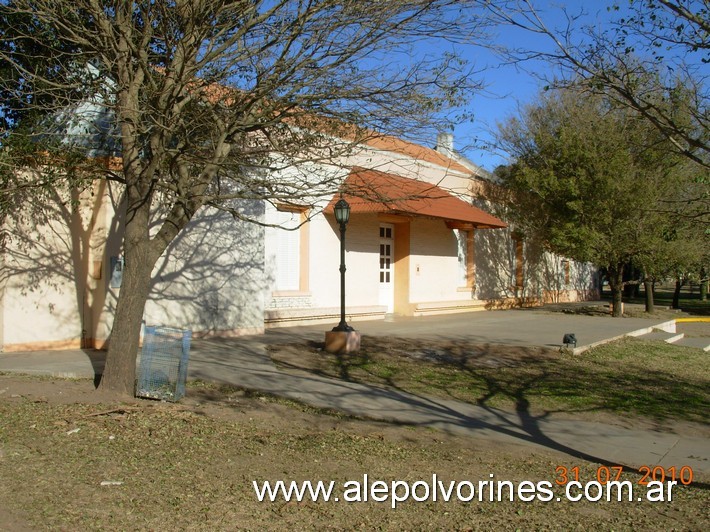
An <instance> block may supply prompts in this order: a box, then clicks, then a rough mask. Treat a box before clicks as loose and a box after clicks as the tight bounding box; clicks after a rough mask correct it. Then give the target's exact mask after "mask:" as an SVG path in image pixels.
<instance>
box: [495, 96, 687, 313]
mask: <svg viewBox="0 0 710 532" xmlns="http://www.w3.org/2000/svg"><path fill="white" fill-rule="evenodd" d="M500 142H501V144H502V146H504V148H505V149H506V151H507V152H508V153H509V154H511V156H512V160H513V162H512V164H511V165H510V166H508V167H504V168H502V169H499V170H498V171H497V174H498V177H499V178H500V179H501V181H502V183H503V184H504V185H505V189H506V190H507V191H508V197H507V200H508V201H507V203H508V207H509V208H510V209H511V211H512V213H513V217H514V220H515V222H516V225H518V226H519V227H520V228H521V229H522V230H524V231H525V232H526V233H527V234H530V235H535V236H536V237H537V238H540V239H542V241H543V244H544V245H545V246H546V247H547V249H549V250H551V251H553V252H554V253H557V254H560V255H563V256H567V257H570V258H572V259H575V260H579V261H589V262H593V263H594V264H596V265H597V266H599V267H601V268H604V269H605V270H606V272H607V275H608V279H609V284H610V288H611V291H612V300H613V315H614V316H620V315H621V300H622V288H623V285H624V282H623V274H624V268H626V267H627V265H629V264H631V263H633V262H634V261H639V260H641V259H642V258H645V259H649V257H652V256H654V251H657V250H658V249H659V247H660V248H663V246H665V245H666V244H667V242H666V241H665V240H664V238H663V236H664V234H667V232H668V231H669V228H670V227H673V223H674V215H673V214H671V213H670V212H669V211H668V210H667V209H665V208H664V205H665V202H666V201H667V200H669V199H673V198H676V197H678V196H679V195H680V194H682V193H684V192H685V191H686V190H687V187H688V181H692V179H691V178H692V176H693V175H694V174H693V172H689V171H688V165H693V167H694V168H697V165H695V164H694V163H692V162H690V161H689V160H688V159H687V158H685V157H682V156H680V155H677V154H676V155H673V152H672V151H671V148H670V146H669V144H670V142H669V141H668V140H667V139H666V138H665V137H664V136H662V135H661V134H659V132H658V131H657V130H656V129H655V128H653V127H651V125H650V124H649V123H648V122H647V121H645V120H643V119H641V118H640V117H639V116H638V115H637V114H635V113H633V112H630V110H629V109H628V108H626V107H623V108H619V107H618V106H617V105H616V102H615V101H612V100H609V99H606V98H604V97H602V96H598V95H590V94H588V93H586V92H585V91H584V90H583V89H580V90H574V89H572V88H568V89H564V90H553V91H549V92H546V93H543V94H542V95H541V96H540V100H539V102H537V103H536V104H533V105H530V106H529V107H527V108H526V109H525V110H524V111H523V113H522V115H521V117H520V118H512V119H510V120H509V121H508V122H507V123H505V124H504V125H502V126H501V128H500ZM693 245H696V246H697V245H698V244H697V241H694V242H693ZM657 253H660V252H657ZM649 260H650V259H649Z"/></svg>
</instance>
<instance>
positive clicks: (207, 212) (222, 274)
mask: <svg viewBox="0 0 710 532" xmlns="http://www.w3.org/2000/svg"><path fill="white" fill-rule="evenodd" d="M239 209H240V211H241V213H242V214H243V215H244V217H247V218H250V219H259V218H261V217H263V214H264V207H263V204H262V203H261V202H256V201H252V202H241V203H240V204H239ZM265 285H266V279H265V278H264V228H263V227H262V226H259V225H257V224H254V223H249V222H246V221H242V220H240V221H237V220H235V219H234V218H233V217H232V216H231V215H230V214H227V213H225V212H222V211H219V210H217V209H214V208H205V209H203V210H201V211H200V212H199V213H198V214H197V216H196V217H195V218H194V219H193V220H192V221H191V222H190V224H189V225H188V226H187V227H186V228H185V230H183V231H182V232H181V233H180V234H179V235H178V237H177V238H176V239H175V240H174V241H173V242H172V243H171V244H170V246H169V247H168V249H167V251H166V253H165V254H164V255H163V257H162V258H161V259H160V260H159V261H158V264H157V265H156V267H155V269H154V270H153V284H152V288H151V293H150V296H149V299H148V302H147V304H146V311H145V322H146V323H148V324H151V325H152V324H159V325H167V326H172V327H180V328H189V329H191V330H193V331H194V332H197V333H220V332H230V331H235V332H236V331H238V330H241V331H243V332H255V329H258V330H260V329H262V328H263V324H264V297H263V291H264V289H265Z"/></svg>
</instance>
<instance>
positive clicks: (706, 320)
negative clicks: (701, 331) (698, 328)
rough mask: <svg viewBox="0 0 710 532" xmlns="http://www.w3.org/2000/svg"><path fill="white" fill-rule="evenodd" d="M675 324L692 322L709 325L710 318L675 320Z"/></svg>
mask: <svg viewBox="0 0 710 532" xmlns="http://www.w3.org/2000/svg"><path fill="white" fill-rule="evenodd" d="M675 322H676V323H692V322H702V323H710V318H678V319H677V320H675Z"/></svg>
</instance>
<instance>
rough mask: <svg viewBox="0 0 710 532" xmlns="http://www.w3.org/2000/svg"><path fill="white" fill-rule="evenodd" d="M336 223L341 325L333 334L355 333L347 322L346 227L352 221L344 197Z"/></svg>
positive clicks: (340, 203)
mask: <svg viewBox="0 0 710 532" xmlns="http://www.w3.org/2000/svg"><path fill="white" fill-rule="evenodd" d="M334 210H335V221H337V222H338V224H339V225H340V323H339V324H338V325H336V326H335V327H333V332H350V331H354V330H355V329H353V328H352V327H350V325H348V324H347V323H346V321H345V270H346V268H345V226H346V225H348V221H349V220H350V204H349V203H348V202H347V201H345V200H344V199H343V198H342V197H341V198H340V199H339V200H338V202H337V203H336V204H335V209H334Z"/></svg>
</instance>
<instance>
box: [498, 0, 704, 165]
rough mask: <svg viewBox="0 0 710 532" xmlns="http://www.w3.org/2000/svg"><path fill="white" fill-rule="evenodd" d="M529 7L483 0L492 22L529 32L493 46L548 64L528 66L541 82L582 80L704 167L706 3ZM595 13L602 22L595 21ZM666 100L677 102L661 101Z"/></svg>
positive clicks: (509, 56) (511, 0) (523, 0)
mask: <svg viewBox="0 0 710 532" xmlns="http://www.w3.org/2000/svg"><path fill="white" fill-rule="evenodd" d="M536 5H538V6H539V4H537V3H536V2H533V1H531V0H504V1H502V2H490V3H488V5H487V10H488V13H489V16H490V17H491V20H492V21H494V22H495V23H496V24H499V25H505V26H508V27H511V26H512V27H514V28H517V29H519V30H523V31H525V32H528V33H529V34H530V36H531V37H532V36H535V38H533V39H525V40H524V42H528V43H529V42H535V43H536V44H531V45H525V46H523V45H520V44H519V43H518V42H516V43H514V44H507V43H500V44H499V45H497V46H496V47H495V48H496V50H497V51H498V53H499V54H500V56H501V57H502V58H503V60H505V61H508V62H512V63H515V64H518V65H523V64H524V63H526V62H529V61H532V60H535V61H543V62H546V63H548V65H549V66H550V67H552V68H550V69H545V71H546V72H545V73H536V72H534V71H531V72H533V73H534V74H536V75H538V76H539V77H540V78H541V79H542V81H543V82H544V84H545V85H546V86H549V87H557V88H560V87H565V86H570V85H571V84H580V83H581V84H582V85H583V86H584V87H585V88H586V89H587V90H588V91H591V92H595V93H601V92H603V93H605V94H606V96H607V97H610V98H612V99H614V100H615V101H616V102H618V103H619V104H621V105H624V106H626V107H629V108H630V109H633V110H634V111H635V112H636V113H638V114H639V115H641V116H643V117H644V118H645V119H646V120H648V121H649V122H651V123H652V124H653V125H654V126H655V127H656V128H657V129H658V130H659V131H661V132H662V133H663V134H664V135H665V136H666V137H667V138H668V139H669V140H670V141H671V142H672V144H673V146H674V148H675V150H677V151H678V152H680V153H682V154H683V155H685V156H686V157H689V158H690V159H692V160H693V161H695V162H696V163H698V164H700V165H702V166H705V167H706V168H707V167H710V133H709V128H708V126H709V125H710V122H709V120H710V117H709V116H708V107H707V106H708V101H709V98H708V96H709V95H708V92H707V91H708V86H707V77H708V70H707V63H708V62H709V61H710V55H708V51H709V50H710V40H709V38H708V35H709V33H708V29H710V11H709V10H708V3H707V1H704V0H642V1H638V2H608V3H606V6H604V4H602V3H592V4H589V6H592V7H593V8H594V9H600V11H604V10H606V11H607V14H601V13H600V14H599V17H597V18H595V17H593V16H591V17H590V16H588V14H587V13H585V12H583V11H581V10H580V11H577V12H573V11H572V10H567V9H565V8H560V11H559V12H558V13H557V15H558V16H557V17H552V16H550V15H551V13H550V12H549V11H548V12H545V11H543V10H542V9H541V8H540V7H536ZM598 18H603V19H605V21H604V22H603V23H602V24H600V25H596V24H595V21H596V20H597V19H598ZM551 20H556V21H557V23H556V24H555V23H553V22H551ZM560 20H561V21H562V22H560ZM590 20H591V21H592V22H589V21H590ZM585 21H586V22H585ZM669 100H673V101H674V103H675V104H676V105H667V102H668V101H669Z"/></svg>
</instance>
